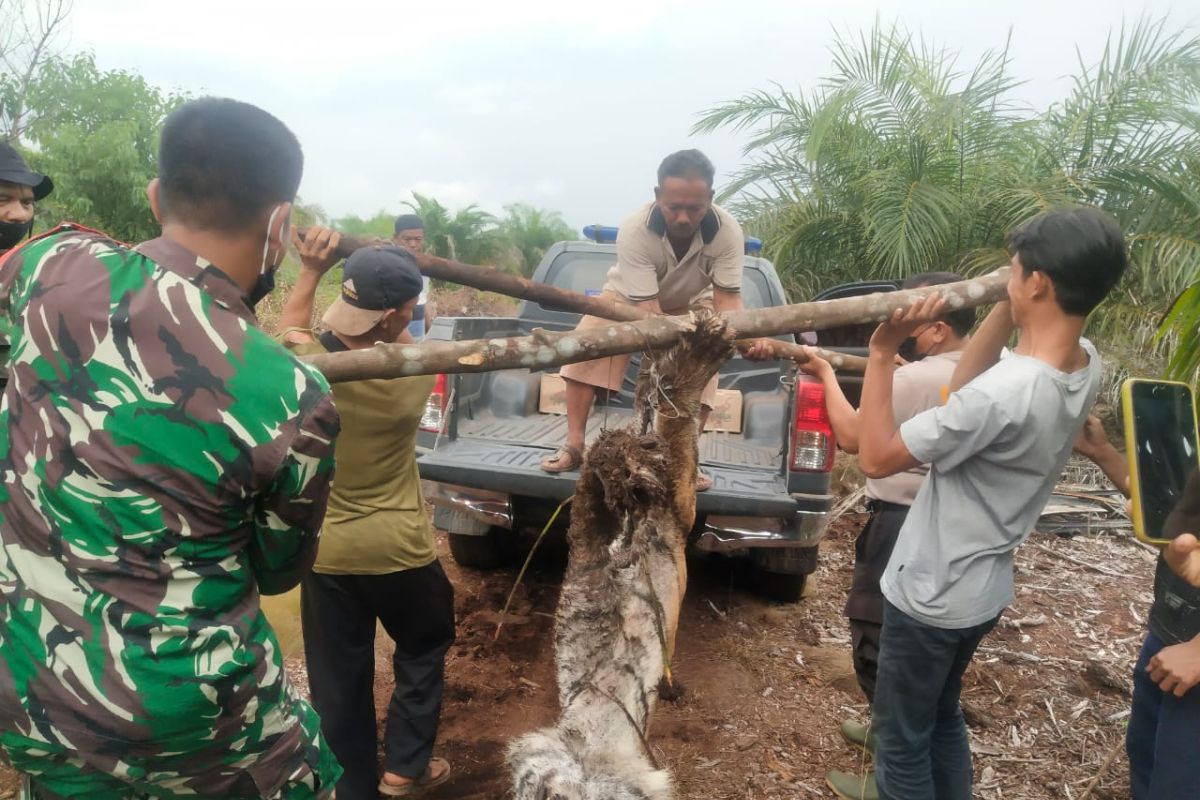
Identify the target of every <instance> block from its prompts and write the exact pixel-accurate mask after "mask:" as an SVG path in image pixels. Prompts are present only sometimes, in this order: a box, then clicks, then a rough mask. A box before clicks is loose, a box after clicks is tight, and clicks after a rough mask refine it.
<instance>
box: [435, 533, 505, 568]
mask: <svg viewBox="0 0 1200 800" xmlns="http://www.w3.org/2000/svg"><path fill="white" fill-rule="evenodd" d="M446 538H447V539H448V540H449V542H450V555H452V556H454V561H455V563H456V564H458V565H459V566H460V567H467V568H468V569H495V568H496V567H498V566H500V565H501V564H503V563H504V553H503V552H502V550H501V548H500V537H499V535H498V532H497V531H496V529H495V528H489V529H488V532H487V533H484V534H477V533H452V532H450V531H447V532H446Z"/></svg>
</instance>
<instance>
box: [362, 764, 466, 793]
mask: <svg viewBox="0 0 1200 800" xmlns="http://www.w3.org/2000/svg"><path fill="white" fill-rule="evenodd" d="M449 779H450V762H449V761H447V760H446V759H444V758H431V759H429V766H428V767H426V768H425V774H424V775H422V776H421V777H419V778H417V779H416V780H415V781H410V782H409V783H388V782H387V781H383V780H381V781H379V793H380V794H381V795H383V796H384V797H420V796H421V795H423V794H425V793H426V792H427V791H429V790H430V789H432V788H433V787H435V786H441V785H442V784H443V783H445V782H446V781H448V780H449Z"/></svg>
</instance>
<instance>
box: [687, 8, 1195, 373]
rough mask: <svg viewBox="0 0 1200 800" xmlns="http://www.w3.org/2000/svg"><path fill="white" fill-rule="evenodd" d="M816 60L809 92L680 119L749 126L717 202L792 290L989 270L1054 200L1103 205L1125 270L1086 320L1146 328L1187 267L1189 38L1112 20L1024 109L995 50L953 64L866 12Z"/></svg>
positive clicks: (1191, 166) (752, 99)
mask: <svg viewBox="0 0 1200 800" xmlns="http://www.w3.org/2000/svg"><path fill="white" fill-rule="evenodd" d="M832 55H833V69H832V72H831V75H830V77H829V78H827V79H826V80H824V81H823V82H821V83H820V84H819V85H818V86H817V87H815V88H813V89H809V90H807V91H804V90H795V91H792V90H788V89H785V88H783V87H782V86H775V87H773V88H772V89H769V90H762V91H756V92H752V93H750V94H747V95H745V96H743V97H741V98H739V99H737V100H734V101H731V102H728V103H724V104H722V105H719V106H717V107H715V108H713V109H710V110H709V111H707V112H705V113H704V114H703V115H702V117H701V120H700V122H699V123H698V124H697V125H696V130H697V131H699V132H706V131H712V130H715V129H718V128H733V129H735V130H749V131H751V132H752V137H751V139H750V142H749V143H748V145H747V146H746V149H745V155H746V157H747V161H748V163H747V164H746V165H745V166H744V167H743V168H742V169H741V170H739V171H738V172H737V173H736V174H735V175H734V179H733V181H732V183H731V184H730V186H729V187H728V188H727V189H726V191H725V192H724V198H726V199H728V200H730V201H731V202H732V204H733V205H734V207H735V208H736V209H737V210H738V211H739V212H740V214H741V215H742V216H743V218H744V219H746V220H747V226H748V227H749V228H750V229H751V230H752V231H754V232H757V233H759V234H761V235H763V236H764V238H765V240H766V244H767V251H768V253H769V255H770V256H771V257H772V258H773V259H774V260H775V261H776V263H777V265H778V266H779V267H780V270H781V272H782V273H783V274H784V275H785V276H786V278H787V279H788V281H789V283H790V284H791V285H792V288H794V289H796V290H799V291H801V292H804V293H811V292H812V291H814V290H815V289H816V288H818V287H819V286H821V285H828V284H829V283H833V282H836V281H839V280H855V279H862V278H868V277H890V278H898V277H902V276H904V275H908V274H911V273H913V272H917V271H923V270H927V269H947V268H950V269H958V270H960V271H967V272H977V271H980V270H984V269H989V268H992V267H994V266H996V265H998V264H1000V263H1004V262H1005V261H1006V260H1007V255H1006V253H1005V250H1004V237H1005V234H1006V232H1007V230H1008V229H1009V228H1011V227H1012V226H1013V225H1015V224H1017V223H1019V222H1020V221H1021V220H1023V219H1026V218H1027V217H1029V216H1031V215H1032V214H1034V213H1037V212H1039V211H1042V210H1045V209H1047V208H1051V207H1053V206H1056V205H1063V204H1068V203H1090V204H1095V205H1100V206H1102V207H1104V208H1105V209H1107V210H1108V211H1110V212H1111V213H1113V214H1114V215H1115V216H1116V217H1117V219H1118V220H1119V221H1120V222H1121V224H1122V225H1123V226H1124V228H1125V230H1126V231H1127V233H1128V236H1129V242H1130V247H1131V253H1132V256H1133V269H1132V273H1131V275H1130V277H1129V278H1128V279H1127V280H1126V281H1125V283H1124V289H1123V292H1122V293H1120V294H1119V295H1118V296H1115V297H1114V298H1113V299H1112V301H1111V302H1110V303H1109V304H1108V306H1107V308H1106V310H1105V312H1104V313H1103V314H1101V315H1100V318H1099V321H1100V322H1101V323H1106V322H1107V323H1108V324H1109V325H1110V326H1111V327H1113V328H1115V327H1117V326H1118V325H1119V326H1121V327H1124V326H1126V325H1128V324H1130V323H1132V324H1135V325H1141V327H1143V328H1146V327H1147V326H1146V325H1145V322H1146V320H1147V319H1151V318H1153V317H1155V316H1156V315H1157V314H1161V312H1162V311H1163V310H1165V308H1166V307H1167V305H1168V303H1169V300H1170V298H1172V297H1174V296H1176V295H1177V294H1178V293H1179V292H1180V291H1181V290H1182V289H1183V288H1184V287H1185V286H1187V285H1189V284H1190V283H1191V282H1193V281H1195V280H1196V279H1197V277H1200V238H1198V237H1200V189H1198V188H1197V182H1196V175H1197V173H1196V165H1197V164H1198V163H1200V113H1198V112H1197V110H1196V109H1197V106H1198V105H1200V36H1197V35H1195V34H1194V33H1192V32H1170V31H1168V30H1167V28H1166V24H1165V21H1163V20H1158V21H1154V20H1146V19H1143V20H1141V21H1139V22H1137V23H1135V24H1133V25H1131V26H1129V27H1123V28H1122V29H1121V30H1120V31H1118V32H1116V33H1114V34H1113V35H1110V37H1109V41H1108V43H1107V46H1106V48H1105V50H1104V52H1103V55H1102V56H1101V57H1100V59H1099V60H1098V61H1097V62H1096V63H1095V64H1091V65H1085V64H1082V63H1081V65H1080V70H1079V74H1078V75H1077V76H1076V77H1075V79H1074V82H1073V86H1072V87H1071V89H1070V91H1069V93H1068V95H1067V97H1066V98H1065V99H1064V100H1063V101H1061V102H1059V103H1055V104H1054V105H1052V106H1051V107H1050V108H1049V109H1047V110H1046V111H1044V112H1040V113H1038V112H1035V111H1034V110H1033V109H1031V108H1030V107H1028V106H1024V105H1021V104H1020V103H1018V102H1017V100H1016V94H1017V90H1018V88H1019V84H1018V82H1017V81H1016V79H1015V78H1014V77H1013V75H1012V74H1011V69H1010V63H1009V58H1008V50H1007V46H1005V47H1003V48H1000V49H998V50H996V51H993V52H990V53H987V54H985V55H984V56H983V57H981V58H980V59H979V60H978V61H976V62H975V63H974V64H972V65H970V66H969V67H967V68H965V69H964V68H960V67H959V65H958V63H957V59H956V56H955V55H954V54H953V53H951V52H949V51H947V50H945V49H941V48H938V47H936V46H933V45H931V44H930V43H928V42H926V41H925V40H923V39H920V38H919V37H916V36H913V35H912V34H909V33H907V32H905V31H903V30H901V29H899V28H898V27H896V26H892V27H885V26H882V25H880V24H878V23H877V24H876V25H875V26H874V27H873V28H872V29H871V30H870V31H869V32H867V33H865V34H863V35H861V36H858V37H850V36H839V37H837V39H836V41H835V43H834V45H833V48H832ZM1195 297H1196V301H1197V303H1200V291H1197V292H1196V293H1195ZM1197 318H1200V311H1198V312H1197ZM1176 319H1177V320H1182V319H1183V317H1182V316H1179V317H1177V318H1176ZM1197 360H1200V356H1197Z"/></svg>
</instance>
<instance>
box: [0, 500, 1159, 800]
mask: <svg viewBox="0 0 1200 800" xmlns="http://www.w3.org/2000/svg"><path fill="white" fill-rule="evenodd" d="M862 521H863V517H862V515H860V514H849V515H847V516H845V517H843V518H842V519H841V520H839V521H838V522H837V523H835V525H834V527H833V529H832V530H831V531H830V534H829V536H828V538H827V540H826V542H825V543H824V545H823V546H822V558H821V565H820V568H819V569H818V571H817V573H816V574H815V575H814V576H813V578H812V580H811V581H810V583H809V589H808V592H807V597H806V598H805V599H804V600H803V601H802V602H801V603H798V604H795V605H778V604H773V603H769V602H766V601H763V600H760V599H757V598H756V597H754V596H753V595H752V594H750V593H749V592H748V591H747V589H748V587H747V585H746V584H747V583H748V581H749V578H748V577H746V576H745V575H744V574H743V573H742V572H741V571H737V570H732V569H730V567H729V565H728V564H727V563H726V562H723V561H721V560H720V559H717V560H709V561H706V560H704V559H702V558H692V559H690V562H689V566H690V570H691V576H690V580H689V586H688V594H687V599H686V601H685V603H684V610H683V615H682V619H681V623H680V634H679V641H678V652H677V653H676V656H675V659H674V664H673V670H674V673H675V675H676V677H677V679H678V680H679V681H680V682H682V683H683V684H684V686H685V688H686V693H685V695H684V697H683V699H682V700H680V701H678V702H676V703H660V705H659V707H658V711H657V713H656V716H655V717H654V721H653V725H652V728H651V733H650V741H651V744H652V746H653V747H654V749H655V751H656V755H657V757H658V758H659V760H660V762H661V763H662V764H663V765H664V766H666V767H668V768H669V769H670V770H671V771H672V773H674V775H675V778H676V781H677V783H678V786H679V790H680V791H679V795H680V797H681V798H689V799H695V800H701V798H704V799H705V800H733V799H734V798H738V800H743V799H744V800H767V799H768V798H779V799H781V800H782V798H805V797H823V798H824V797H832V796H833V795H832V793H831V792H829V790H828V789H827V788H826V787H825V783H824V774H825V771H826V770H828V769H841V770H849V771H856V770H861V769H862V767H863V762H862V756H861V755H860V754H859V753H858V752H857V751H855V750H853V749H851V748H850V747H848V746H846V745H845V744H844V743H843V742H842V741H841V738H840V736H839V734H838V725H839V723H840V722H841V720H843V719H845V718H847V717H857V716H860V715H861V714H862V713H863V712H864V710H865V701H864V698H863V697H862V695H861V694H860V692H859V690H858V688H857V685H856V683H855V680H854V677H853V672H852V669H851V665H850V658H849V652H850V643H849V635H848V633H847V629H846V626H845V623H844V620H843V619H842V617H841V613H840V612H841V603H842V602H843V598H844V596H845V591H846V589H847V587H848V586H849V581H850V572H851V566H852V563H853V555H854V551H853V540H854V535H855V533H856V532H857V530H858V528H859V526H860V525H861V524H862ZM439 546H440V547H441V549H442V556H443V563H444V564H445V565H446V568H447V571H448V572H449V574H450V576H451V579H452V580H453V582H454V584H455V588H456V592H457V599H456V606H457V611H458V619H459V629H458V630H459V635H458V642H457V644H456V645H455V646H454V647H453V649H452V650H451V653H450V656H449V662H448V670H447V672H448V674H447V686H446V698H445V706H444V710H443V724H442V732H441V738H440V744H439V747H438V753H439V754H440V755H442V756H444V757H446V758H448V759H449V760H450V761H451V763H452V764H453V766H454V772H455V776H454V779H453V780H452V781H451V782H450V783H448V784H447V785H446V786H444V787H443V788H442V789H440V790H439V791H438V793H437V794H436V795H432V796H433V797H436V798H445V799H448V798H458V799H459V800H485V799H486V800H495V799H496V798H502V797H504V796H506V794H507V793H508V778H507V774H506V772H505V770H504V766H503V763H502V762H503V752H504V747H505V745H506V743H507V742H509V741H510V740H511V739H512V738H514V737H515V736H518V735H520V734H522V733H525V732H526V731H529V730H532V729H534V728H536V727H538V726H542V725H547V724H550V723H551V722H552V721H553V720H554V718H555V716H556V713H557V702H556V699H555V689H554V677H553V663H552V662H553V652H552V637H553V613H554V606H555V602H556V598H557V594H558V582H559V579H560V576H561V570H562V558H561V555H558V556H556V555H555V554H553V553H550V554H548V556H547V557H546V558H541V559H538V561H537V562H536V563H535V565H534V566H533V568H532V569H531V570H530V572H529V574H528V575H527V576H526V578H525V580H524V582H523V584H522V586H521V587H520V589H519V590H518V592H517V595H516V599H515V601H514V606H513V611H512V612H510V614H509V617H508V619H507V620H506V622H505V625H504V627H503V630H502V631H501V635H500V638H499V640H498V641H496V640H494V638H493V637H494V634H495V630H496V623H497V621H498V619H499V612H500V610H501V609H502V608H503V605H504V601H505V598H506V597H507V595H508V592H509V590H510V589H511V587H512V584H513V580H514V579H515V577H516V571H517V570H516V568H515V567H513V568H510V569H502V570H497V571H494V572H489V573H480V572H475V571H469V570H464V569H460V568H458V566H457V565H456V564H454V561H453V559H452V558H451V557H450V556H449V554H448V552H446V544H445V541H444V538H443V537H441V536H440V535H439ZM1152 572H1153V557H1152V556H1151V555H1150V554H1149V553H1147V552H1146V551H1145V550H1144V549H1143V548H1142V547H1141V546H1140V545H1138V544H1136V542H1134V541H1133V540H1132V538H1131V537H1130V536H1129V535H1128V534H1127V533H1124V532H1116V533H1114V532H1112V531H1107V532H1104V533H1096V534H1088V533H1083V534H1081V535H1078V536H1075V537H1074V538H1069V539H1068V538H1060V537H1058V536H1054V535H1047V534H1040V533H1035V534H1034V536H1033V537H1032V538H1031V539H1030V541H1029V542H1028V543H1027V544H1026V545H1025V546H1023V547H1022V548H1021V549H1020V550H1019V551H1018V556H1017V584H1018V596H1017V601H1016V603H1015V605H1014V606H1013V607H1012V608H1011V609H1010V610H1009V611H1008V612H1007V613H1006V614H1005V619H1004V622H1003V623H1002V624H1001V625H1000V626H999V627H998V628H997V629H996V631H994V632H993V633H992V634H991V635H990V636H989V637H988V638H987V639H986V640H985V641H984V644H983V646H982V649H981V651H980V653H979V655H978V656H977V657H976V660H975V664H974V665H973V666H972V667H971V669H970V671H969V672H968V673H967V678H966V688H965V691H964V704H965V707H966V710H967V714H968V720H969V722H970V725H971V727H970V735H971V745H972V750H973V751H974V753H975V768H976V789H975V796H976V797H978V798H984V799H985V800H1003V798H1010V800H1011V799H1014V798H1018V799H1019V798H1068V799H1069V800H1080V798H1082V797H1084V796H1086V789H1087V787H1088V786H1089V784H1091V783H1092V781H1093V779H1094V778H1095V777H1096V776H1097V774H1098V773H1100V771H1101V764H1102V763H1103V762H1105V761H1106V760H1109V759H1108V758H1107V757H1109V756H1114V754H1115V756H1114V757H1113V758H1112V759H1111V761H1110V763H1109V764H1108V765H1107V769H1105V770H1104V775H1103V777H1102V778H1101V779H1100V781H1099V782H1098V784H1097V785H1096V786H1095V787H1094V788H1093V789H1092V794H1091V795H1090V796H1091V797H1092V798H1101V799H1107V800H1115V798H1126V797H1128V789H1127V786H1128V770H1127V766H1126V764H1125V756H1124V751H1123V748H1122V747H1121V741H1122V737H1123V735H1124V730H1125V724H1126V719H1127V717H1128V711H1129V687H1130V680H1129V672H1130V669H1131V667H1132V664H1133V662H1134V658H1135V656H1136V651H1137V648H1138V647H1139V645H1140V642H1141V638H1142V633H1143V630H1144V625H1145V621H1146V612H1147V610H1148V608H1149V604H1150V601H1151V585H1152ZM389 644H390V643H389V641H388V640H387V639H386V637H384V636H382V635H381V637H380V640H379V644H378V648H377V662H378V673H377V679H376V697H377V701H378V707H379V714H380V719H381V720H382V718H383V713H384V709H385V708H386V704H387V699H388V694H389V693H390V691H391V679H390V647H389ZM289 671H290V672H291V674H292V676H293V677H294V679H295V680H296V683H297V684H298V685H299V686H300V687H301V689H302V690H304V689H306V686H307V684H306V681H305V676H304V671H303V663H302V660H301V659H300V658H296V657H293V658H290V659H289ZM15 788H16V782H15V779H14V776H12V774H11V773H6V772H0V798H3V797H8V796H10V793H11V792H12V791H13V790H15Z"/></svg>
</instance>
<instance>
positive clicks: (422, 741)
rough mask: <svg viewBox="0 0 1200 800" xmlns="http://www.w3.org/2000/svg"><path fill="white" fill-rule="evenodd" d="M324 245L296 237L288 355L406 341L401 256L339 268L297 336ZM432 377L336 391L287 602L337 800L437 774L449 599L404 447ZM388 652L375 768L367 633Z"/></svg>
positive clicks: (408, 266) (435, 779) (313, 233)
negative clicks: (300, 571)
mask: <svg viewBox="0 0 1200 800" xmlns="http://www.w3.org/2000/svg"><path fill="white" fill-rule="evenodd" d="M338 239H339V237H338V235H337V234H336V233H334V232H332V231H329V230H326V229H322V228H316V227H314V228H310V229H309V230H308V233H307V234H306V235H305V240H304V241H303V242H300V241H299V240H298V238H297V240H296V246H297V248H298V249H299V251H300V260H301V268H300V274H299V276H298V277H297V279H296V283H295V286H294V287H293V288H292V293H291V295H289V297H288V299H287V303H286V304H285V306H284V309H283V314H282V316H281V317H280V335H281V338H282V339H283V341H284V343H285V344H286V345H287V346H288V347H289V348H291V350H292V351H293V352H295V353H298V354H311V353H338V352H346V351H349V350H363V349H369V348H371V347H373V346H374V345H375V343H376V342H410V341H412V339H411V337H410V335H409V333H408V330H407V328H408V324H409V322H410V321H411V315H412V309H413V307H414V306H415V305H416V304H417V298H418V296H419V295H420V292H421V273H420V272H419V271H418V270H417V265H416V262H415V261H414V260H413V257H412V254H411V253H410V252H409V251H408V250H405V249H403V248H401V247H393V246H383V247H367V248H363V249H361V250H356V251H355V252H354V253H353V254H352V255H351V256H350V257H349V258H348V259H347V260H346V265H345V268H344V270H343V271H342V287H341V288H342V291H341V296H340V297H339V298H338V299H337V300H335V301H334V303H333V305H332V306H330V308H329V310H328V311H327V312H326V313H325V317H324V320H323V321H324V323H325V326H326V327H327V328H328V329H329V330H327V331H325V332H324V333H321V334H316V333H314V332H313V331H312V330H310V329H309V327H308V326H309V321H310V320H311V319H312V311H313V302H314V298H315V294H316V289H317V285H318V284H319V283H320V281H321V277H322V276H323V275H324V274H325V273H326V272H327V271H328V270H329V269H330V267H332V266H333V264H334V263H335V262H336V261H337V258H336V257H335V256H334V255H333V253H334V250H335V248H336V247H337V244H338ZM434 380H435V378H434V376H432V375H421V376H416V377H411V378H393V379H380V380H368V381H353V382H349V383H337V384H334V386H333V397H334V402H335V403H336V404H337V407H338V409H339V411H340V412H341V414H342V424H343V427H342V434H341V436H340V437H338V444H337V451H336V453H335V455H336V458H337V463H338V479H337V481H336V482H335V483H334V486H333V492H332V494H331V495H330V497H329V511H328V513H327V514H326V516H325V526H324V529H323V530H322V538H321V548H320V551H319V552H318V553H317V562H316V564H315V565H314V566H313V571H312V573H311V574H310V575H308V576H307V577H306V578H305V579H304V583H303V584H302V586H301V591H300V618H301V624H302V627H303V631H304V657H305V661H306V662H307V664H308V680H309V688H310V689H311V691H312V699H313V705H314V706H315V707H316V709H317V711H318V712H319V713H320V714H321V719H322V723H323V730H324V731H325V736H326V738H327V739H328V740H329V744H330V746H331V747H332V748H333V752H334V754H335V755H337V757H338V760H339V761H341V763H342V766H343V767H344V768H345V770H346V772H345V775H344V776H343V778H342V780H341V781H340V782H339V783H338V800H368V799H369V800H374V798H375V797H376V796H377V794H384V795H388V796H409V795H415V794H418V793H421V792H424V791H425V790H426V789H429V788H432V787H433V786H437V785H438V784H441V783H442V782H444V781H445V780H447V779H448V777H449V775H450V765H449V764H448V763H447V762H446V761H445V760H444V759H440V758H432V754H433V746H434V743H435V741H436V739H437V731H438V721H439V717H440V715H441V705H442V688H443V676H444V670H445V659H446V651H447V650H449V648H450V645H451V644H453V643H454V589H453V588H452V587H451V585H450V581H449V580H448V579H447V578H446V573H445V572H444V571H443V570H442V565H441V564H440V563H439V562H438V560H437V549H436V545H435V543H434V539H433V528H432V526H431V525H430V522H429V517H428V516H427V515H426V513H425V504H424V500H423V498H422V497H421V476H420V474H419V473H418V471H417V454H416V436H417V427H418V425H419V424H420V420H421V415H422V414H423V413H424V411H425V401H426V399H427V398H428V397H429V392H430V390H432V388H433V383H434ZM377 623H382V624H383V627H384V629H385V630H386V631H387V633H388V635H389V636H391V638H392V639H393V640H394V641H395V645H396V647H395V652H394V654H393V657H392V669H393V671H394V677H395V689H394V691H393V694H392V700H391V703H390V704H389V706H388V713H387V727H386V730H385V733H384V774H383V778H382V780H380V779H379V777H378V774H377V771H378V766H377V758H376V755H377V753H378V744H377V742H376V738H377V733H376V724H375V701H374V691H373V690H374V687H375V680H374V675H375V627H376V624H377Z"/></svg>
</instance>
